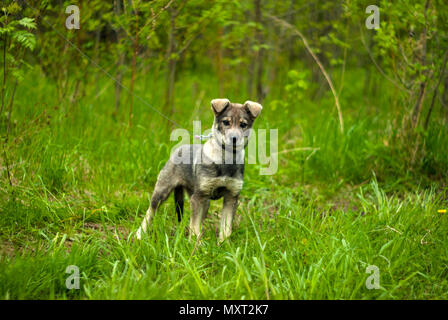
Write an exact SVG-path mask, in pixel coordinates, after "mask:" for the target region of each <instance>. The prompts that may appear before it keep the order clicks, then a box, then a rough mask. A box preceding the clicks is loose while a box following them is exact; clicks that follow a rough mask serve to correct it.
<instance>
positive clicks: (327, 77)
mask: <svg viewBox="0 0 448 320" xmlns="http://www.w3.org/2000/svg"><path fill="white" fill-rule="evenodd" d="M266 16H267V17H268V18H270V19H271V20H273V21H274V22H276V23H278V24H280V25H281V26H283V27H285V28H287V29H291V30H292V31H293V32H294V33H295V34H296V35H298V36H299V37H300V39H302V42H303V44H304V45H305V48H306V49H307V50H308V52H309V54H310V55H311V56H312V57H313V59H314V61H316V63H317V65H318V66H319V68H320V70H321V71H322V73H323V75H324V77H325V79H326V80H327V82H328V85H329V86H330V89H331V92H332V93H333V96H334V100H335V104H336V109H337V111H338V117H339V124H340V127H341V132H342V133H344V119H343V118H342V112H341V106H340V104H339V98H338V94H337V93H336V90H335V89H334V86H333V82H332V81H331V78H330V76H329V75H328V73H327V72H326V71H325V68H324V66H323V65H322V63H321V62H320V60H319V58H318V57H317V56H316V55H315V54H314V52H313V50H312V49H311V47H310V46H309V44H308V41H307V40H306V38H305V36H304V35H303V34H302V33H301V32H300V31H299V30H297V28H295V27H294V26H292V25H291V24H289V23H288V22H286V21H284V20H281V19H279V18H277V17H275V16H272V15H270V14H267V15H266Z"/></svg>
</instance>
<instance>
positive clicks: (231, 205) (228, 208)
mask: <svg viewBox="0 0 448 320" xmlns="http://www.w3.org/2000/svg"><path fill="white" fill-rule="evenodd" d="M237 207H238V195H237V196H234V195H232V194H231V193H230V192H229V193H226V194H225V195H224V203H223V207H222V213H221V227H220V229H219V243H221V242H223V241H224V240H225V239H227V238H228V237H229V236H230V235H231V234H232V222H233V217H234V216H235V212H236V208H237Z"/></svg>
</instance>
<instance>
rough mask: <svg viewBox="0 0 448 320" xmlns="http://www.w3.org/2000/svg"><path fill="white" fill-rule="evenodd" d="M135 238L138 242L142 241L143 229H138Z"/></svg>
mask: <svg viewBox="0 0 448 320" xmlns="http://www.w3.org/2000/svg"><path fill="white" fill-rule="evenodd" d="M135 237H136V238H137V240H142V227H140V228H138V230H137V232H136V233H135Z"/></svg>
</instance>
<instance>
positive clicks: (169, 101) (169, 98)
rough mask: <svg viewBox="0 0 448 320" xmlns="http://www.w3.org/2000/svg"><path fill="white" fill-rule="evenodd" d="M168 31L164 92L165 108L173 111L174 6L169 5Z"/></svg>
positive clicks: (174, 73)
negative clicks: (166, 70)
mask: <svg viewBox="0 0 448 320" xmlns="http://www.w3.org/2000/svg"><path fill="white" fill-rule="evenodd" d="M168 11H169V12H170V31H169V36H168V52H167V56H168V73H167V88H166V92H165V108H166V109H167V110H171V112H172V113H174V111H175V110H174V101H173V100H174V84H175V81H176V57H174V54H175V53H176V39H175V29H176V12H175V10H174V8H172V7H170V8H169V10H168Z"/></svg>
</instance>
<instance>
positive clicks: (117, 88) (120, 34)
mask: <svg viewBox="0 0 448 320" xmlns="http://www.w3.org/2000/svg"><path fill="white" fill-rule="evenodd" d="M121 1H122V0H115V1H114V11H115V14H116V15H117V16H120V15H121V14H122V12H123V9H122V2H121ZM116 36H117V45H118V44H119V43H120V42H121V40H122V39H123V30H121V29H118V30H117V32H116ZM124 60H125V53H124V51H122V52H119V53H118V60H117V64H116V70H117V75H116V77H115V78H116V79H117V81H115V111H114V114H115V115H116V114H117V113H118V109H119V108H120V97H121V81H122V80H123V64H124Z"/></svg>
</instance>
